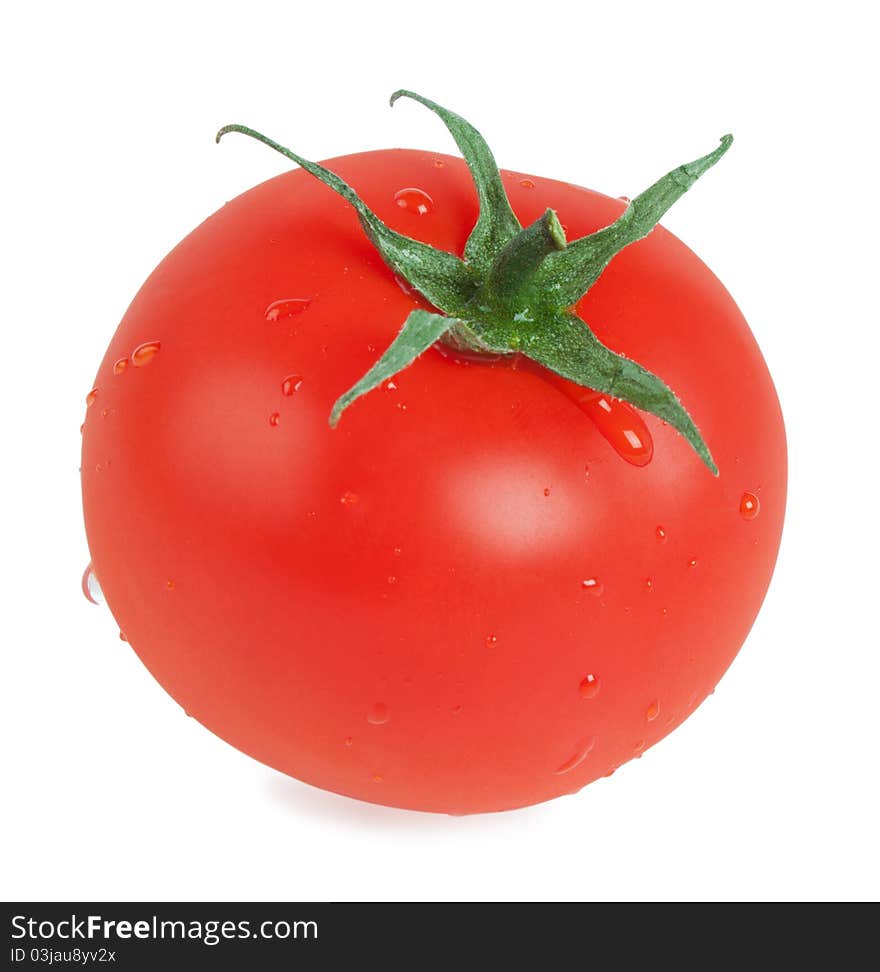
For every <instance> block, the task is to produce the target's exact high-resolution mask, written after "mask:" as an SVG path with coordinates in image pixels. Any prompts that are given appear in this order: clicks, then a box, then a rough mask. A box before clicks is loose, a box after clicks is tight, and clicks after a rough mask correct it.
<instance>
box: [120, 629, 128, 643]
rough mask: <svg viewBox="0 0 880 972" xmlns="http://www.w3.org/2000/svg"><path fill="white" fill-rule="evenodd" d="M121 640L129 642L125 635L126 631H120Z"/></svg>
mask: <svg viewBox="0 0 880 972" xmlns="http://www.w3.org/2000/svg"><path fill="white" fill-rule="evenodd" d="M119 640H120V641H124V642H126V643H128V638H126V637H125V632H123V631H120V632H119Z"/></svg>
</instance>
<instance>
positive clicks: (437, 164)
mask: <svg viewBox="0 0 880 972" xmlns="http://www.w3.org/2000/svg"><path fill="white" fill-rule="evenodd" d="M445 165H446V163H445V162H444V161H443V159H434V168H436V169H442V168H443V167H444V166H445Z"/></svg>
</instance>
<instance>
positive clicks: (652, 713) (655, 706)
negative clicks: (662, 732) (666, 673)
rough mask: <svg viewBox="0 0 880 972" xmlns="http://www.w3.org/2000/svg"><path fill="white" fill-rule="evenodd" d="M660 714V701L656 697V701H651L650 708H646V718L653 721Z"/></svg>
mask: <svg viewBox="0 0 880 972" xmlns="http://www.w3.org/2000/svg"><path fill="white" fill-rule="evenodd" d="M659 715H660V702H659V701H658V700H657V699H654V701H653V702H651V703H650V705H649V706H648V708H647V709H645V718H646V719H647V720H648V722H653V721H654V720H655V719H656V718H657V716H659Z"/></svg>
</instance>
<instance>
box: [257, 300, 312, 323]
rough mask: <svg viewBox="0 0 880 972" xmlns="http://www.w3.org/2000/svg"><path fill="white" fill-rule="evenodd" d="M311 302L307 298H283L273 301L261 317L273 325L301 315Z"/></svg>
mask: <svg viewBox="0 0 880 972" xmlns="http://www.w3.org/2000/svg"><path fill="white" fill-rule="evenodd" d="M311 302H312V301H311V298H309V297H284V298H282V299H281V300H273V301H272V303H271V304H269V306H268V307H267V308H266V310H265V311H264V312H263V316H264V317H265V318H266V320H267V321H269V322H270V323H271V324H275V323H277V322H278V321H284V320H287V318H289V317H296V315H297V314H302V312H303V311H304V310H305V309H306V308H307V307H308V306H309V304H311Z"/></svg>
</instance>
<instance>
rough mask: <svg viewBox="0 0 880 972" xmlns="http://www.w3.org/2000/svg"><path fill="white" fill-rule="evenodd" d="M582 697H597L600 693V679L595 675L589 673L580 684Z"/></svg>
mask: <svg viewBox="0 0 880 972" xmlns="http://www.w3.org/2000/svg"><path fill="white" fill-rule="evenodd" d="M578 691H579V692H580V693H581V698H582V699H595V698H596V696H597V695H598V694H599V679H598V677H597V676H595V675H587V677H586V678H584V679H583V681H582V682H581V684H580V685H579V686H578Z"/></svg>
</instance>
